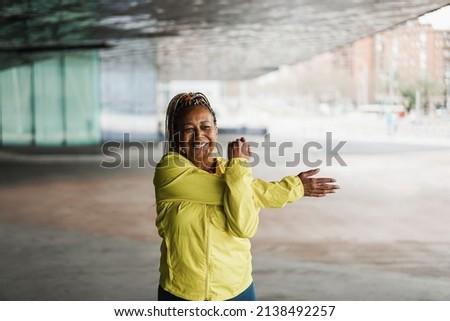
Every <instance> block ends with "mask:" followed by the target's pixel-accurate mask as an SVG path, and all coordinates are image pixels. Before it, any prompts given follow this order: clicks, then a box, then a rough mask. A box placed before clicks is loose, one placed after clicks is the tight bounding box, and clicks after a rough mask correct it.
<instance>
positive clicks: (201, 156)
mask: <svg viewBox="0 0 450 321" xmlns="http://www.w3.org/2000/svg"><path fill="white" fill-rule="evenodd" d="M177 126H178V130H179V132H180V148H181V150H182V151H183V152H184V154H185V155H186V156H187V158H188V159H189V160H190V161H191V162H192V163H193V164H194V165H195V166H197V167H198V168H202V169H205V170H209V169H211V166H212V165H213V163H214V157H213V151H214V148H215V147H216V142H217V127H216V125H215V124H214V118H213V116H212V114H211V112H210V111H209V109H208V108H207V107H203V106H196V107H190V108H188V109H187V110H186V111H185V112H183V113H182V114H181V115H180V117H179V119H178V122H177Z"/></svg>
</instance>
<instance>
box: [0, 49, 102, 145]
mask: <svg viewBox="0 0 450 321" xmlns="http://www.w3.org/2000/svg"><path fill="white" fill-rule="evenodd" d="M98 66H99V56H98V52H97V51H86V52H71V53H58V54H55V55H54V56H52V57H51V58H47V59H42V60H36V61H34V62H32V63H30V64H28V65H22V66H18V67H12V68H9V69H6V70H2V71H0V116H1V118H0V124H1V144H2V145H5V146H8V145H15V146H20V145H36V146H63V145H69V146H70V145H89V144H97V143H99V142H100V140H101V129H100V121H99V114H100V99H99V70H98V69H99V68H98Z"/></svg>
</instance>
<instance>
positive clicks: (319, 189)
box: [297, 168, 340, 197]
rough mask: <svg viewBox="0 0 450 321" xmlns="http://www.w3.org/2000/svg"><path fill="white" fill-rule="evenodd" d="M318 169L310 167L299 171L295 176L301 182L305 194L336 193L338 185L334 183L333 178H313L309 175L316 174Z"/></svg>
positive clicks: (315, 195)
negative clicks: (304, 170)
mask: <svg viewBox="0 0 450 321" xmlns="http://www.w3.org/2000/svg"><path fill="white" fill-rule="evenodd" d="M319 171H320V169H318V168H317V169H311V170H309V171H306V172H301V173H300V174H298V175H297V176H298V177H299V178H300V180H301V181H302V183H303V190H304V195H305V196H313V197H323V196H325V195H327V194H330V193H336V190H338V189H339V188H340V187H339V186H338V185H335V184H330V183H334V182H336V180H335V179H334V178H313V177H311V176H313V175H316V174H317V173H318V172H319Z"/></svg>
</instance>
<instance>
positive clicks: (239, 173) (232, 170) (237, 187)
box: [223, 158, 259, 238]
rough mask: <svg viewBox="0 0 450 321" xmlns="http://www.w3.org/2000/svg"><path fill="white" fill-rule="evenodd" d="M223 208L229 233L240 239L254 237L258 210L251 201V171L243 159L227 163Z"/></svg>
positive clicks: (235, 159) (234, 159)
mask: <svg viewBox="0 0 450 321" xmlns="http://www.w3.org/2000/svg"><path fill="white" fill-rule="evenodd" d="M224 179H225V184H226V186H225V191H224V196H223V197H224V201H223V207H224V211H225V215H226V217H227V224H228V227H229V230H230V232H231V233H232V234H233V235H234V236H236V237H240V238H250V237H252V236H254V235H255V233H256V230H257V227H258V222H259V208H258V207H257V206H256V205H255V202H254V201H253V189H252V181H253V176H252V170H251V167H250V166H249V163H248V161H247V160H246V159H244V158H233V159H231V160H230V161H229V162H228V168H227V170H226V172H225V174H224Z"/></svg>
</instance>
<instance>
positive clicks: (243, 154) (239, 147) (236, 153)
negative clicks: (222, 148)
mask: <svg viewBox="0 0 450 321" xmlns="http://www.w3.org/2000/svg"><path fill="white" fill-rule="evenodd" d="M250 155H251V152H250V145H249V144H248V143H247V142H246V141H245V138H244V137H241V138H238V139H236V140H234V141H232V142H229V143H228V159H232V158H245V159H247V160H249V159H250Z"/></svg>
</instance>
